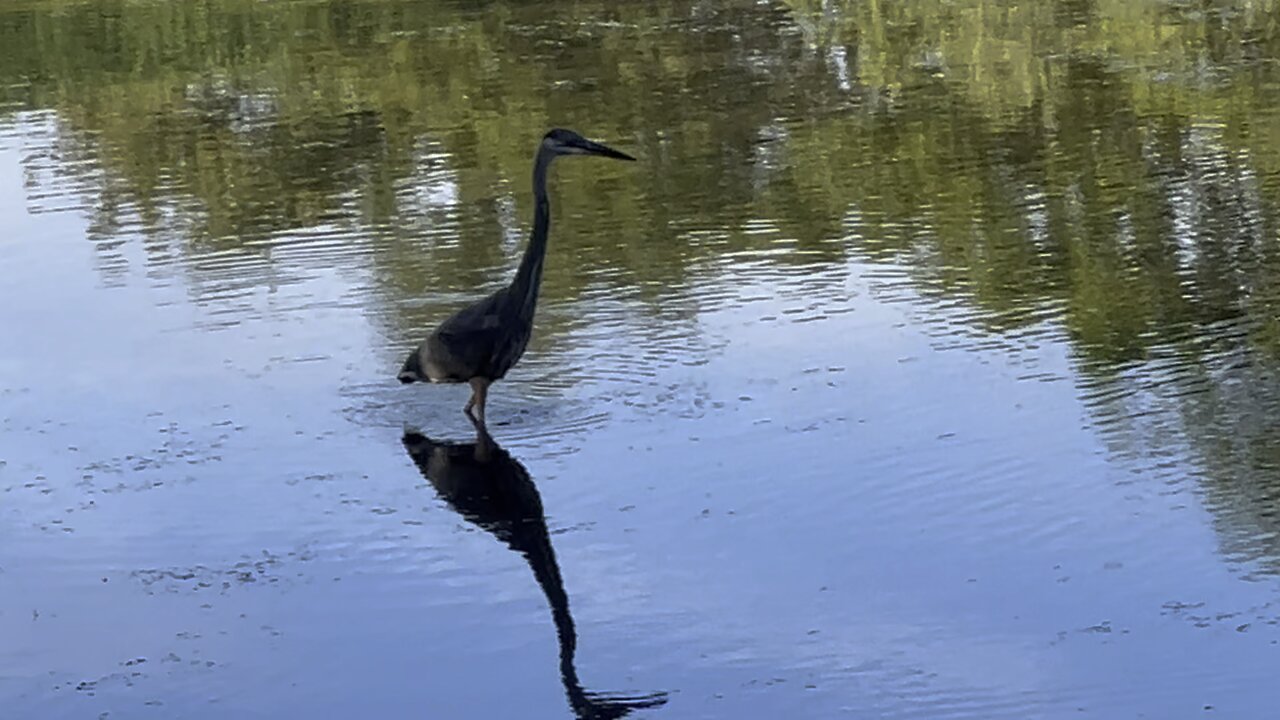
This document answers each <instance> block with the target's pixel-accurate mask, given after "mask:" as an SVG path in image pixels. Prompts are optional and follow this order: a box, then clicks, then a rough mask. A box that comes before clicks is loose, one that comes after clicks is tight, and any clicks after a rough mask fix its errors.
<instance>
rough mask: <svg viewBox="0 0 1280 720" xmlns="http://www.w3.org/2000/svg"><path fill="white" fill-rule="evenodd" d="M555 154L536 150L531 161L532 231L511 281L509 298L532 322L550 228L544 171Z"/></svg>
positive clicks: (549, 211)
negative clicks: (518, 267)
mask: <svg viewBox="0 0 1280 720" xmlns="http://www.w3.org/2000/svg"><path fill="white" fill-rule="evenodd" d="M554 158H555V155H553V154H552V153H550V152H548V151H547V150H545V149H544V150H539V151H538V156H537V158H536V159H535V160H534V162H533V201H534V209H533V232H531V233H530V234H529V245H528V247H526V248H525V249H524V257H523V258H521V259H520V269H519V270H517V271H516V277H515V279H514V280H512V281H511V296H512V297H513V298H514V299H515V300H516V302H517V303H518V304H519V306H520V308H521V310H522V311H523V313H522V314H525V315H527V316H528V319H532V317H533V310H534V308H535V307H536V306H537V304H538V287H539V286H540V285H541V284H542V265H543V262H544V260H545V259H546V257H547V233H548V232H549V231H550V229H551V205H550V203H549V202H548V201H547V168H549V167H551V161H552V160H553V159H554Z"/></svg>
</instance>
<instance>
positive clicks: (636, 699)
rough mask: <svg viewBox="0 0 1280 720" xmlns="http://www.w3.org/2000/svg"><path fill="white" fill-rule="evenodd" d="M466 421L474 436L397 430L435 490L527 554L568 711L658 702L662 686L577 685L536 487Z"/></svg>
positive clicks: (597, 711)
mask: <svg viewBox="0 0 1280 720" xmlns="http://www.w3.org/2000/svg"><path fill="white" fill-rule="evenodd" d="M472 422H473V423H474V424H475V427H476V442H474V443H445V442H440V441H437V440H432V439H431V438H429V437H427V436H425V435H423V434H422V433H419V432H415V431H412V430H406V431H405V434H404V437H403V438H402V442H403V443H404V446H405V449H406V450H408V451H409V456H410V457H411V458H413V462H414V464H416V465H417V466H418V469H419V470H420V471H421V472H422V475H423V477H425V478H426V479H427V480H428V481H429V482H430V483H431V485H432V486H433V487H434V488H435V489H436V492H437V493H438V494H439V495H440V497H441V498H443V499H444V500H445V501H446V502H448V503H449V505H450V506H451V507H452V508H453V509H454V510H456V511H457V512H458V513H460V514H461V515H462V516H463V517H464V518H466V519H467V520H469V521H471V522H473V523H475V524H476V525H479V526H480V527H482V528H484V529H485V530H488V531H489V532H491V533H493V534H494V535H495V536H496V537H497V538H498V539H499V540H501V541H502V542H504V543H506V544H507V546H508V547H510V548H511V549H512V550H515V551H516V552H518V553H520V554H521V555H523V556H524V558H525V560H526V561H528V563H529V567H530V568H531V569H532V570H533V577H534V579H536V580H537V581H538V585H539V586H541V588H542V592H543V593H544V594H545V595H546V596H547V603H548V604H549V605H550V606H551V618H552V620H553V621H554V622H555V626H556V639H557V640H559V642H560V680H561V682H562V683H563V684H564V691H565V695H566V696H567V697H568V698H569V705H570V706H571V707H572V708H573V712H574V715H576V716H577V717H578V718H579V720H614V719H616V718H621V717H623V716H625V715H628V714H630V713H631V712H632V711H634V710H639V709H643V708H652V707H658V706H660V705H662V704H664V703H666V701H667V695H666V693H662V692H657V693H650V694H647V695H638V696H637V695H621V694H614V693H595V692H590V691H587V690H584V689H583V688H582V684H581V682H579V680H578V670H577V667H576V666H575V664H574V654H575V651H576V650H577V644H578V636H577V633H576V632H575V631H574V627H573V615H571V614H570V613H569V596H568V594H567V593H565V590H564V580H563V579H561V577H560V566H559V564H557V563H556V553H555V550H553V549H552V547H551V534H550V533H549V532H548V531H547V520H546V516H545V515H544V514H543V511H542V498H541V496H540V495H539V494H538V488H537V486H535V485H534V484H533V480H531V479H530V478H529V473H528V471H527V470H525V468H524V466H523V465H521V464H520V462H519V461H517V460H516V459H515V458H513V457H511V455H510V454H508V453H507V451H505V450H503V449H502V447H501V446H499V445H498V444H497V443H495V442H494V441H493V438H491V437H490V436H489V433H488V431H486V430H485V427H484V425H483V424H481V423H480V422H479V421H477V420H474V419H473V420H472Z"/></svg>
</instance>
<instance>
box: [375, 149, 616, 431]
mask: <svg viewBox="0 0 1280 720" xmlns="http://www.w3.org/2000/svg"><path fill="white" fill-rule="evenodd" d="M560 155H602V156H605V157H613V158H618V159H622V160H634V158H632V157H631V156H629V155H625V154H623V153H620V152H618V151H616V150H613V149H610V148H607V147H605V146H603V145H600V144H598V143H593V142H591V141H590V140H586V139H585V138H583V137H582V136H580V135H578V134H577V133H574V132H571V131H568V130H558V129H557V130H552V131H551V132H549V133H547V134H546V136H545V137H543V140H542V143H541V144H540V145H539V146H538V154H537V156H536V157H535V158H534V163H533V195H534V201H535V205H534V214H533V230H532V232H531V233H530V234H529V245H528V247H527V248H525V252H524V257H523V258H522V259H521V261H520V268H519V269H518V270H517V271H516V276H515V277H514V278H513V279H512V280H511V283H510V284H509V285H507V286H506V287H504V288H502V289H500V290H498V291H497V292H495V293H493V294H491V295H489V296H488V297H485V298H483V299H481V300H479V301H478V302H475V303H473V304H471V305H469V306H467V307H465V308H463V309H462V310H459V311H458V312H457V313H455V314H453V315H452V316H450V317H449V318H448V319H446V320H445V321H444V322H442V323H440V326H439V327H437V328H436V329H435V330H434V331H432V333H431V334H430V335H429V336H427V339H426V340H424V341H423V342H422V344H421V345H419V346H418V348H417V349H416V350H414V351H413V352H412V353H410V354H409V357H408V358H407V359H406V360H405V362H404V366H403V367H402V368H401V369H400V373H399V375H398V376H397V377H398V378H399V379H400V381H401V382H403V383H412V382H433V383H458V382H466V383H470V384H471V389H472V395H471V400H470V401H469V402H468V403H467V407H466V410H467V412H468V413H470V412H471V409H472V407H476V408H477V412H476V417H477V419H479V420H480V421H481V422H483V421H484V405H485V397H486V394H487V392H488V388H489V384H490V383H492V382H493V381H495V380H500V379H502V378H503V377H505V376H506V374H507V371H508V370H510V369H511V367H512V366H513V365H515V364H516V362H517V361H519V360H520V356H521V355H523V354H524V351H525V348H526V347H527V346H528V345H529V338H530V337H531V336H532V335H533V316H534V313H535V311H536V310H537V306H538V290H539V288H540V287H541V285H542V267H543V263H544V262H545V260H546V255H547V236H548V234H549V232H550V226H551V206H550V202H549V201H548V199H547V170H548V169H549V168H550V167H551V161H552V160H554V159H555V158H556V157H558V156H560Z"/></svg>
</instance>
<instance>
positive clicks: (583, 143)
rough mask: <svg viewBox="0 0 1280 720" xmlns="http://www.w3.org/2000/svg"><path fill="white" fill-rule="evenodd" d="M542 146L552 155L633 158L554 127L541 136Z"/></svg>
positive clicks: (617, 158) (569, 131) (572, 132)
mask: <svg viewBox="0 0 1280 720" xmlns="http://www.w3.org/2000/svg"><path fill="white" fill-rule="evenodd" d="M542 147H543V149H545V150H548V151H550V152H551V153H552V154H554V155H599V156H601V157H609V158H614V159H615V160H635V158H633V157H631V156H630V155H628V154H626V153H624V152H618V151H617V150H614V149H613V148H611V147H606V146H604V145H601V144H600V143H597V142H591V141H590V140H588V139H586V138H584V137H582V136H581V135H579V134H578V133H576V132H574V131H572V130H564V129H562V128H555V129H553V130H552V131H551V132H548V133H547V134H546V135H543V136H542Z"/></svg>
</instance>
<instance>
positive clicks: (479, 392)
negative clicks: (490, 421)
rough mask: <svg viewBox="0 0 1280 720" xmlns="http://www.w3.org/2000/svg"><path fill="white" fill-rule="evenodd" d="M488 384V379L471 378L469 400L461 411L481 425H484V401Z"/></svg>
mask: <svg viewBox="0 0 1280 720" xmlns="http://www.w3.org/2000/svg"><path fill="white" fill-rule="evenodd" d="M489 382H490V380H489V379H488V378H471V399H470V400H468V401H467V406H466V408H464V409H463V410H464V412H466V413H467V415H470V416H471V417H472V418H473V419H475V420H476V421H478V422H479V423H480V424H482V425H483V424H484V399H485V396H486V395H487V394H488V392H489ZM473 409H474V410H473Z"/></svg>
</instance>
